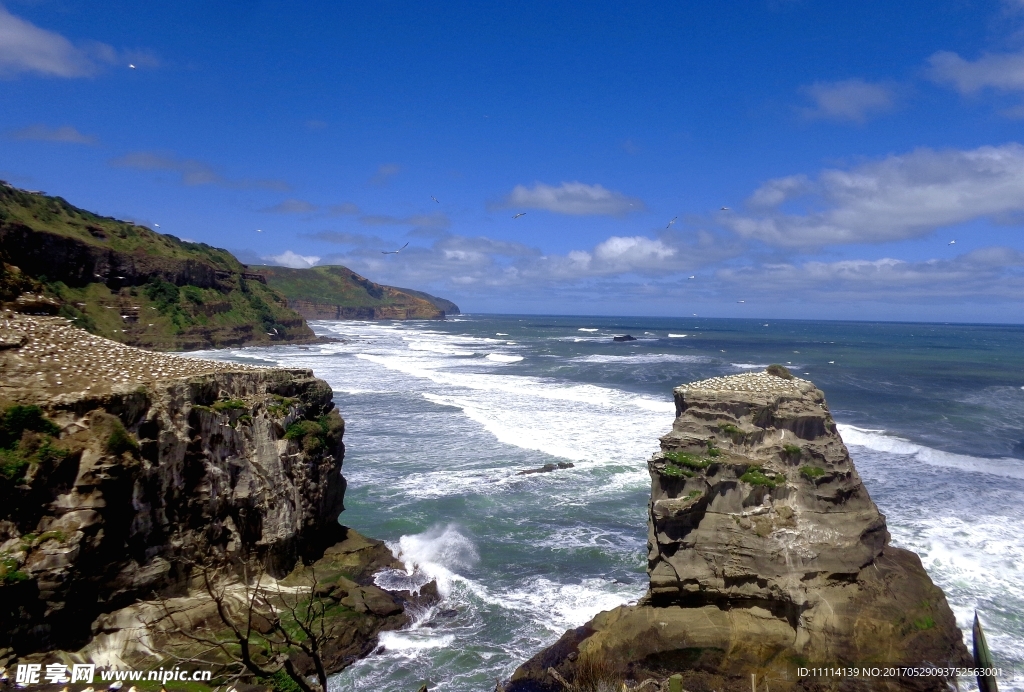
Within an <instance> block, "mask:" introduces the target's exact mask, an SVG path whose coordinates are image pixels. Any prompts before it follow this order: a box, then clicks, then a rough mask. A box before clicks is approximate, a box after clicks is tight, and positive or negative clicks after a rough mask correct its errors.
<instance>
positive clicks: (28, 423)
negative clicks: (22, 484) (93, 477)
mask: <svg viewBox="0 0 1024 692" xmlns="http://www.w3.org/2000/svg"><path fill="white" fill-rule="evenodd" d="M58 434H60V428H58V427H57V426H56V425H54V424H53V422H51V421H48V420H47V419H46V418H44V417H43V410H42V409H41V408H39V407H38V406H11V407H9V408H7V409H5V410H4V411H3V412H2V413H0V476H3V477H4V478H7V479H8V480H12V481H16V482H17V481H19V480H21V478H23V477H24V475H25V471H26V470H27V469H28V467H29V466H31V465H32V464H38V463H54V462H59V461H62V460H63V459H64V457H66V456H67V455H68V450H66V449H63V448H61V447H58V446H56V445H55V444H53V438H52V437H51V435H58Z"/></svg>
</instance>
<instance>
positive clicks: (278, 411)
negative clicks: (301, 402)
mask: <svg viewBox="0 0 1024 692" xmlns="http://www.w3.org/2000/svg"><path fill="white" fill-rule="evenodd" d="M272 397H273V399H274V403H273V404H270V405H268V406H267V413H269V414H270V415H272V416H273V417H274V418H284V417H285V416H287V415H288V411H289V409H291V407H292V404H294V403H295V402H296V401H298V399H292V398H289V397H286V396H279V395H277V394H273V395H272Z"/></svg>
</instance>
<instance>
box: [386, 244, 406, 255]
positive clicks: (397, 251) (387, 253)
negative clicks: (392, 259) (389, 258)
mask: <svg viewBox="0 0 1024 692" xmlns="http://www.w3.org/2000/svg"><path fill="white" fill-rule="evenodd" d="M407 247H409V243H406V244H405V245H403V246H402V247H400V248H398V249H397V250H381V251H380V254H382V255H397V254H398V253H399V252H401V251H402V250H404V249H405V248H407Z"/></svg>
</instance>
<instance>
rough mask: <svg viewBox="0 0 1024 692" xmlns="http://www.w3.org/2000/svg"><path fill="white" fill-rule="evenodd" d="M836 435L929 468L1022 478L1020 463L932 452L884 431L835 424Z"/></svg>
mask: <svg viewBox="0 0 1024 692" xmlns="http://www.w3.org/2000/svg"><path fill="white" fill-rule="evenodd" d="M836 427H837V428H838V429H839V434H840V435H841V436H842V438H843V441H844V442H846V444H847V445H855V446H858V447H867V448H868V449H873V450H875V451H878V452H886V453H888V454H897V455H900V456H909V457H911V458H913V459H916V460H917V461H920V462H921V463H924V464H928V465H930V466H940V467H945V468H954V469H960V470H963V471H970V472H972V473H987V474H989V475H993V476H1002V477H1003V478H1016V479H1024V461H1021V460H1020V459H1013V458H1011V457H1004V458H1001V459H985V458H982V457H972V456H968V455H966V454H953V453H952V452H943V451H942V450H940V449H932V448H931V447H925V446H924V445H919V444H916V443H914V442H911V441H910V440H906V439H904V438H902V437H896V436H895V435H889V434H886V432H885V431H884V430H871V429H868V428H858V427H856V426H853V425H845V424H842V423H840V424H838V425H837V426H836Z"/></svg>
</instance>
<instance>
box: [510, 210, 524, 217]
mask: <svg viewBox="0 0 1024 692" xmlns="http://www.w3.org/2000/svg"><path fill="white" fill-rule="evenodd" d="M520 216H526V212H525V211H521V212H519V213H518V214H516V215H515V216H513V217H512V218H513V219H518V218H519V217H520Z"/></svg>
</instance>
